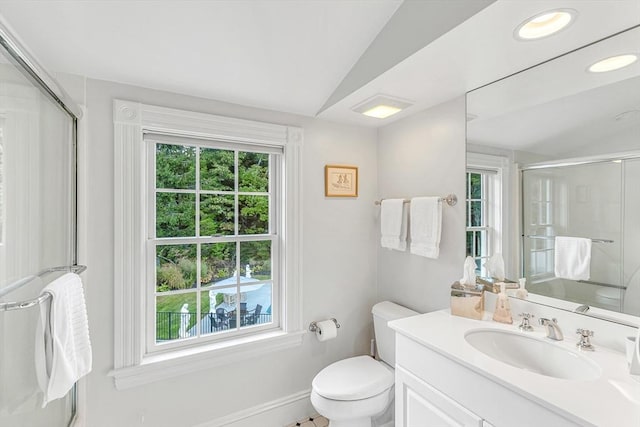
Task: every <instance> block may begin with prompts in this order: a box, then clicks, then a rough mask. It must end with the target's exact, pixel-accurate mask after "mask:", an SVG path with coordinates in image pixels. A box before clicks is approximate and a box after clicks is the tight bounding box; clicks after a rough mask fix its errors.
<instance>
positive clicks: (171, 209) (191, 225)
mask: <svg viewBox="0 0 640 427" xmlns="http://www.w3.org/2000/svg"><path fill="white" fill-rule="evenodd" d="M195 211H196V196H195V194H185V193H156V236H157V237H192V236H195V235H196V215H195Z"/></svg>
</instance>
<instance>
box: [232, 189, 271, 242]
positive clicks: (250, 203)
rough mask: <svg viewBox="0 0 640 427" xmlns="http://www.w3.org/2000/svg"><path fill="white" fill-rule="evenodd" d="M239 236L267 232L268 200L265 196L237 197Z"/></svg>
mask: <svg viewBox="0 0 640 427" xmlns="http://www.w3.org/2000/svg"><path fill="white" fill-rule="evenodd" d="M238 203H239V205H240V216H239V218H238V227H239V228H240V234H266V233H268V232H269V198H268V197H266V196H238Z"/></svg>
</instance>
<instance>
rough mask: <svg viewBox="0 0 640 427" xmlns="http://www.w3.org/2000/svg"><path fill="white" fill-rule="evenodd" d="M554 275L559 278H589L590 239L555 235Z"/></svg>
mask: <svg viewBox="0 0 640 427" xmlns="http://www.w3.org/2000/svg"><path fill="white" fill-rule="evenodd" d="M555 242H556V243H555V256H554V261H555V268H554V270H555V275H556V277H558V278H560V279H569V280H589V277H590V270H591V239H585V238H582V237H566V236H556V239H555Z"/></svg>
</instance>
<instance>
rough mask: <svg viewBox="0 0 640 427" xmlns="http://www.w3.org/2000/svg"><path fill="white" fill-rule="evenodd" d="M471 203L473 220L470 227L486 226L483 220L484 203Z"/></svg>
mask: <svg viewBox="0 0 640 427" xmlns="http://www.w3.org/2000/svg"><path fill="white" fill-rule="evenodd" d="M470 203H471V209H470V214H471V218H470V225H471V226H472V227H482V226H483V225H484V221H483V220H484V218H483V209H482V208H483V206H482V205H483V203H482V202H473V201H472V202H470Z"/></svg>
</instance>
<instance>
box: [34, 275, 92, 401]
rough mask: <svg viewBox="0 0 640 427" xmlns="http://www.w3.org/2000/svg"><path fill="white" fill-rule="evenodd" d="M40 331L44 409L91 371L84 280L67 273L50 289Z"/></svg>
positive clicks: (38, 355) (39, 370)
mask: <svg viewBox="0 0 640 427" xmlns="http://www.w3.org/2000/svg"><path fill="white" fill-rule="evenodd" d="M42 293H49V294H50V295H51V297H50V298H49V301H48V302H45V303H43V304H42V305H41V319H40V320H41V321H40V323H39V324H38V327H37V331H36V374H37V377H38V383H39V384H40V388H41V389H42V391H43V392H44V400H43V403H42V407H43V408H44V407H45V406H46V405H47V403H49V402H50V401H52V400H55V399H59V398H61V397H64V396H65V395H66V394H67V392H68V391H69V390H70V389H71V387H73V384H74V383H75V382H76V381H78V380H79V379H80V378H82V377H83V376H84V375H86V374H88V373H89V372H90V371H91V342H90V340H89V323H88V320H87V307H86V304H85V300H84V289H83V287H82V281H81V279H80V276H78V275H77V274H73V273H67V274H65V275H64V276H62V277H59V278H58V279H56V280H54V281H53V282H51V283H50V284H49V285H48V286H46V287H45V288H44V289H43V290H42Z"/></svg>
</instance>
